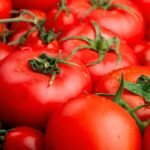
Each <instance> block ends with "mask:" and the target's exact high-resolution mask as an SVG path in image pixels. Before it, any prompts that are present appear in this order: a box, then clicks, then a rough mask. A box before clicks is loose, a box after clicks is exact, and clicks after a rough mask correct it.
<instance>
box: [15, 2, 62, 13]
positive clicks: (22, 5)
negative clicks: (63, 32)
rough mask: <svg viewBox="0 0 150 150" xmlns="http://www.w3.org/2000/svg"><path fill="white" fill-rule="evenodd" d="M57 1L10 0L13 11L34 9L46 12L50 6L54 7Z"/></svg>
mask: <svg viewBox="0 0 150 150" xmlns="http://www.w3.org/2000/svg"><path fill="white" fill-rule="evenodd" d="M58 1H59V0H42V1H41V0H21V1H20V0H12V2H13V8H14V9H29V8H35V9H40V10H43V11H48V10H49V9H50V8H51V7H52V6H54V5H56V4H57V2H58Z"/></svg>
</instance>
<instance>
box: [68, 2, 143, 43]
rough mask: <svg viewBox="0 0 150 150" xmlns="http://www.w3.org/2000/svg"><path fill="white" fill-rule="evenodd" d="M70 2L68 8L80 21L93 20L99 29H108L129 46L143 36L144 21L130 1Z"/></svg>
mask: <svg viewBox="0 0 150 150" xmlns="http://www.w3.org/2000/svg"><path fill="white" fill-rule="evenodd" d="M70 1H71V2H70V3H69V4H68V5H69V6H68V7H69V8H70V9H71V10H72V12H73V13H74V14H76V16H78V17H79V19H80V20H82V21H84V22H85V21H88V22H89V21H91V20H95V21H96V22H97V23H98V24H99V26H100V27H105V28H106V29H109V30H110V31H112V32H114V33H116V34H117V35H118V36H120V37H121V38H123V39H125V40H126V41H127V42H128V43H130V44H133V43H136V42H137V41H138V40H140V39H142V38H143V36H144V30H145V23H144V19H143V17H142V15H141V13H140V11H139V10H138V9H137V7H136V5H134V3H133V2H131V1H130V0H112V1H111V2H110V1H104V0H103V1H99V0H91V1H83V2H80V0H77V1H73V0H70ZM94 8H95V9H94ZM90 10H91V11H90ZM137 24H138V26H137Z"/></svg>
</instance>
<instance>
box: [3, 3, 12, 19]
mask: <svg viewBox="0 0 150 150" xmlns="http://www.w3.org/2000/svg"><path fill="white" fill-rule="evenodd" d="M11 9H12V0H0V19H3V18H8V17H9V16H10V11H11Z"/></svg>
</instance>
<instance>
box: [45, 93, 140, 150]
mask: <svg viewBox="0 0 150 150" xmlns="http://www.w3.org/2000/svg"><path fill="white" fill-rule="evenodd" d="M50 149H53V150H106V149H109V150H141V134H140V131H139V129H138V126H137V125H136V123H135V121H134V119H133V118H132V117H131V116H130V114H129V113H128V112H127V111H126V110H124V109H123V108H121V107H120V106H119V105H118V104H116V103H114V102H112V101H111V100H109V99H107V98H105V97H98V96H94V95H83V96H80V97H78V98H76V99H72V100H71V101H70V102H68V103H67V104H65V105H64V106H62V107H61V108H59V109H57V110H56V111H54V113H53V114H52V117H51V119H50V120H49V123H48V126H47V130H46V150H50Z"/></svg>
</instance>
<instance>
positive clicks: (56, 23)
mask: <svg viewBox="0 0 150 150" xmlns="http://www.w3.org/2000/svg"><path fill="white" fill-rule="evenodd" d="M78 24H79V19H77V17H76V16H75V15H74V14H73V13H72V12H71V11H70V10H69V8H68V7H67V5H66V4H64V3H63V2H60V6H59V7H54V8H53V9H50V11H49V12H48V14H47V19H46V29H47V30H49V29H52V28H53V29H54V30H55V32H56V33H57V32H66V31H68V30H70V29H72V28H73V27H74V26H77V25H78Z"/></svg>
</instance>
